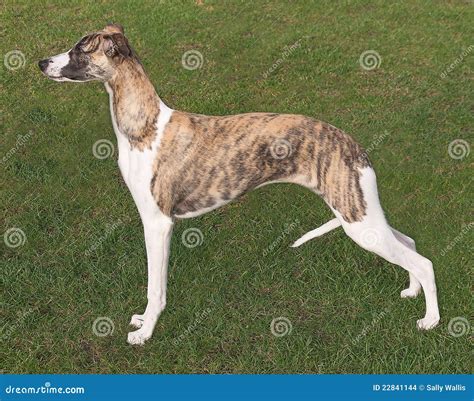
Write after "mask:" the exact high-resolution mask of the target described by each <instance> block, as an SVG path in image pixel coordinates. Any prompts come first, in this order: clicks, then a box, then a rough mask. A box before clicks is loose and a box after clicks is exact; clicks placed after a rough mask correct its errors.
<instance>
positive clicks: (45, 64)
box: [38, 58, 51, 71]
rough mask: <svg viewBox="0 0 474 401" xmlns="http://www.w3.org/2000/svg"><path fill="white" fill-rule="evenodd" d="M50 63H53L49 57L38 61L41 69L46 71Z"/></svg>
mask: <svg viewBox="0 0 474 401" xmlns="http://www.w3.org/2000/svg"><path fill="white" fill-rule="evenodd" d="M49 63H51V60H50V59H49V58H47V59H44V60H40V61H39V62H38V66H39V68H40V70H41V71H44V70H45V69H46V68H47V67H48V65H49Z"/></svg>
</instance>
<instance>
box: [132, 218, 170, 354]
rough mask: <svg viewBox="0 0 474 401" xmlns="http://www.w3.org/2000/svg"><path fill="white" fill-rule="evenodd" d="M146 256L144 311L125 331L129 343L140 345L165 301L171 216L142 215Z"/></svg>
mask: <svg viewBox="0 0 474 401" xmlns="http://www.w3.org/2000/svg"><path fill="white" fill-rule="evenodd" d="M142 220H143V227H144V230H145V244H146V252H147V259H148V290H147V298H148V304H147V307H146V310H145V313H144V314H143V315H134V316H133V317H132V321H131V322H130V324H132V325H133V326H135V327H139V329H138V330H136V331H133V332H130V333H128V343H129V344H138V345H143V344H144V343H145V341H146V340H148V339H149V338H150V337H151V335H152V334H153V329H154V328H155V325H156V321H157V320H158V317H159V316H160V314H161V312H162V311H163V309H165V305H166V281H167V273H168V259H169V248H170V240H171V232H172V231H173V222H172V220H171V219H170V218H169V217H167V216H164V215H160V216H158V217H153V218H143V219H142Z"/></svg>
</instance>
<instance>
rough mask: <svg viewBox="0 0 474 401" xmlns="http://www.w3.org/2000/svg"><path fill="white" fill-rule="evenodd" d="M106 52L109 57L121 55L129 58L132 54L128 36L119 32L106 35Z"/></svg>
mask: <svg viewBox="0 0 474 401" xmlns="http://www.w3.org/2000/svg"><path fill="white" fill-rule="evenodd" d="M104 52H105V55H106V56H108V57H114V56H117V55H120V56H122V57H125V58H127V57H130V56H131V55H132V49H131V48H130V46H129V45H128V41H127V38H126V37H125V36H124V35H123V33H119V32H117V33H111V34H107V35H104Z"/></svg>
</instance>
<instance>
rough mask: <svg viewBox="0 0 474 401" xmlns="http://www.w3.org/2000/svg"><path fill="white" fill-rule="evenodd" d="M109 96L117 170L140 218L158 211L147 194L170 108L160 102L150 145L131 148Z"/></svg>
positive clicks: (148, 193) (151, 196)
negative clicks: (115, 138) (153, 135)
mask: <svg viewBox="0 0 474 401" xmlns="http://www.w3.org/2000/svg"><path fill="white" fill-rule="evenodd" d="M109 94H111V92H109ZM112 96H113V95H112V94H111V116H112V125H113V127H114V131H115V134H116V136H117V146H118V165H119V169H120V172H121V174H122V177H123V179H124V181H125V183H126V184H127V187H128V189H129V190H130V193H131V194H132V197H133V200H134V201H135V204H136V206H137V209H138V211H139V213H140V215H141V217H142V218H146V217H147V216H148V215H149V214H155V213H160V210H159V208H158V206H157V204H156V201H155V199H154V198H153V195H152V193H151V181H152V178H153V165H154V161H155V159H156V157H157V155H158V152H159V147H160V142H161V138H162V136H163V132H164V127H165V126H166V124H167V123H168V121H169V119H170V117H171V114H172V110H171V109H169V108H168V107H166V106H165V105H164V104H162V105H160V106H161V107H160V108H161V112H160V114H159V115H158V116H157V120H156V135H155V138H154V140H153V142H152V144H151V147H150V148H146V149H143V150H141V149H138V148H136V147H132V146H131V145H130V142H129V140H128V138H127V137H126V136H125V135H123V133H122V132H121V131H120V129H119V126H118V124H117V121H116V118H115V115H114V111H113V107H112V102H113V98H112Z"/></svg>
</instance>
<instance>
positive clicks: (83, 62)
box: [38, 24, 134, 82]
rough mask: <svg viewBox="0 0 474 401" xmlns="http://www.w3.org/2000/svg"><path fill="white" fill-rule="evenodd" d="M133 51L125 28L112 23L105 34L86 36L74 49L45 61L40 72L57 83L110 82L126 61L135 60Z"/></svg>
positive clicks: (102, 32) (105, 29)
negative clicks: (125, 33)
mask: <svg viewBox="0 0 474 401" xmlns="http://www.w3.org/2000/svg"><path fill="white" fill-rule="evenodd" d="M133 58H134V55H133V51H132V49H131V48H130V46H129V44H128V41H127V38H125V35H124V33H123V28H122V26H120V25H118V24H109V25H107V26H106V27H105V28H104V29H103V30H102V31H99V32H95V33H92V34H90V35H86V36H84V37H83V38H82V39H81V40H80V41H79V42H77V43H76V44H75V45H74V47H73V48H72V49H71V50H69V51H67V52H65V53H61V54H58V55H57V56H53V57H50V58H47V59H44V60H41V61H40V62H39V63H38V65H39V68H40V69H41V71H42V72H43V73H44V74H45V75H46V76H47V77H48V78H51V79H53V80H55V81H59V82H64V81H72V82H87V81H94V80H96V81H103V82H105V81H108V80H110V79H112V78H113V76H114V75H115V73H116V71H117V68H118V66H119V65H121V64H122V63H123V62H124V61H125V60H130V59H133Z"/></svg>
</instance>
